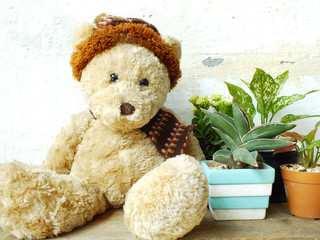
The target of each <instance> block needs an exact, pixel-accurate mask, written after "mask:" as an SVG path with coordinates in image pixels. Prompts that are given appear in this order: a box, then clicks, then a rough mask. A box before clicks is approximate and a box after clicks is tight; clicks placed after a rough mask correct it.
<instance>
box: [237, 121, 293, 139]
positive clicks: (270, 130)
mask: <svg viewBox="0 0 320 240" xmlns="http://www.w3.org/2000/svg"><path fill="white" fill-rule="evenodd" d="M295 126H296V125H295V124H283V123H265V124H262V125H259V126H258V127H255V128H253V129H251V130H250V131H249V132H248V133H247V134H246V135H244V136H243V138H242V140H243V142H248V141H250V140H253V139H257V138H272V137H275V136H277V135H279V134H281V133H284V132H286V131H289V130H290V129H292V128H294V127H295Z"/></svg>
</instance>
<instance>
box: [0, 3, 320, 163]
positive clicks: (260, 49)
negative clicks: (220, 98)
mask: <svg viewBox="0 0 320 240" xmlns="http://www.w3.org/2000/svg"><path fill="white" fill-rule="evenodd" d="M101 12H109V13H111V14H113V15H120V16H128V17H129V16H131V17H132V16H134V17H140V18H144V19H145V20H147V21H149V22H151V23H153V24H154V25H155V26H156V27H157V28H158V29H159V31H160V32H161V33H162V34H163V35H172V36H174V37H176V38H177V39H179V40H180V41H181V42H182V50H183V53H182V60H181V68H182V72H183V77H182V79H181V80H180V83H179V85H178V86H177V87H176V88H175V90H174V91H172V92H171V93H170V95H169V97H168V100H167V104H166V105H167V106H168V107H170V108H172V109H174V110H175V111H176V112H177V113H178V114H179V115H180V116H181V117H182V118H183V119H184V120H185V121H186V122H190V120H191V118H192V114H191V112H190V109H191V104H189V102H188V101H187V100H188V98H190V97H191V96H193V95H199V96H204V95H209V94H212V93H222V94H224V95H228V92H227V89H226V86H225V84H224V81H228V82H232V83H234V84H237V85H240V86H242V87H244V88H245V86H244V85H243V84H242V83H241V81H240V79H244V80H247V81H250V80H251V78H252V76H253V73H254V71H255V68H256V67H259V68H262V69H264V70H265V71H266V72H268V73H269V74H271V75H272V76H273V77H275V76H277V75H279V74H281V73H282V72H284V71H286V70H289V71H290V78H289V81H288V83H287V85H286V87H285V88H284V89H283V90H282V92H281V95H291V94H293V93H305V92H307V91H310V90H313V89H320V67H319V66H320V31H319V29H320V14H319V12H320V1H319V0H308V1H305V0H295V1H292V0H290V1H289V0H288V1H287V0H270V1H259V0H244V1H234V0H211V1H209V0H207V1H206V0H176V1H172V0H163V1H155V0H148V1H141V0H135V1H129V0H128V1H116V0H108V1H102V0H90V1H88V0H85V1H78V0H69V1H68V0H46V1H40V0H28V1H22V0H11V1H5V0H1V9H0V30H1V35H0V81H1V88H0V111H1V116H0V143H1V144H0V162H4V161H9V160H12V159H18V160H20V161H24V162H30V163H34V164H40V163H41V162H42V160H43V159H44V157H45V155H46V152H47V150H48V148H49V146H50V144H51V143H52V141H53V139H54V137H55V135H56V134H57V132H58V131H59V129H60V128H61V127H62V126H63V125H64V124H65V123H66V121H67V120H68V118H69V116H70V115H71V114H72V113H76V112H78V111H81V110H83V109H85V108H86V104H85V102H84V101H83V99H82V96H81V94H80V89H79V85H78V83H77V82H76V81H75V80H73V78H72V75H71V69H70V66H69V57H70V54H71V43H70V42H71V37H72V33H73V31H74V29H75V28H76V27H77V26H78V25H79V24H81V23H82V22H84V21H89V22H91V21H92V20H93V19H94V17H95V16H96V15H97V14H99V13H101ZM319 102H320V94H318V93H316V94H314V95H310V96H308V97H307V98H306V99H304V100H303V101H301V102H297V103H295V104H294V105H292V106H290V107H288V108H287V109H286V110H285V111H283V112H281V114H279V116H278V119H279V118H280V117H281V116H283V115H285V114H286V113H296V114H320V108H319ZM278 119H276V120H278ZM317 120H319V119H308V120H302V121H299V122H297V123H298V124H299V126H298V128H297V130H299V131H300V130H301V131H302V132H306V131H307V130H308V129H309V128H310V127H311V126H312V125H314V123H315V122H316V121H317Z"/></svg>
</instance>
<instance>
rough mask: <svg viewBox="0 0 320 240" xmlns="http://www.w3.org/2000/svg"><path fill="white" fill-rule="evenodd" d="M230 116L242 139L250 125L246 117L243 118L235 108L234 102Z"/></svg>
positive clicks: (233, 102)
mask: <svg viewBox="0 0 320 240" xmlns="http://www.w3.org/2000/svg"><path fill="white" fill-rule="evenodd" d="M232 115H233V118H234V123H235V125H236V129H237V130H238V132H239V133H240V136H241V137H242V136H243V135H245V134H246V133H247V132H248V131H249V130H250V123H249V121H248V118H247V116H245V113H244V112H243V111H242V110H241V109H240V108H239V107H238V106H237V104H236V103H235V101H232Z"/></svg>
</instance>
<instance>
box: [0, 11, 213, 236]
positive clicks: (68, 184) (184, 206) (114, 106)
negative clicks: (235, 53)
mask: <svg viewBox="0 0 320 240" xmlns="http://www.w3.org/2000/svg"><path fill="white" fill-rule="evenodd" d="M72 45H73V53H72V56H71V60H70V64H71V67H72V71H73V75H74V77H75V79H77V80H78V81H79V84H80V88H81V92H82V94H83V97H84V99H85V101H86V103H87V104H88V109H87V110H85V111H83V112H80V113H77V114H74V115H72V116H71V119H70V120H69V122H68V123H67V124H66V126H65V127H63V128H62V129H61V131H60V133H59V134H58V135H57V136H56V138H55V140H54V143H53V144H52V146H51V147H50V149H49V151H48V154H47V156H46V158H45V160H44V161H43V164H42V166H39V167H37V166H31V165H28V164H25V163H22V162H19V161H12V162H8V163H3V164H0V226H1V228H2V229H3V230H5V231H10V232H11V233H12V234H13V235H15V236H16V237H17V238H19V239H23V238H32V239H44V238H46V237H54V236H57V235H59V234H61V233H65V232H70V231H72V230H73V229H74V228H76V227H80V226H82V225H84V224H85V223H87V222H88V221H90V220H92V218H93V217H94V216H95V215H97V214H102V213H104V212H105V211H107V210H108V209H110V208H120V207H123V211H124V221H125V223H126V225H127V226H128V228H129V229H130V230H131V231H132V233H133V234H134V236H135V237H136V238H137V239H177V238H179V237H182V236H184V235H185V234H186V233H188V232H189V231H191V230H192V229H193V228H194V227H195V226H196V225H198V224H199V223H200V222H201V220H202V218H203V216H204V214H205V212H206V211H207V202H208V183H207V179H206V176H205V175H204V173H203V171H202V168H201V166H200V163H199V161H200V160H202V159H203V158H204V155H203V153H202V151H201V148H200V146H199V143H198V141H197V139H196V138H195V137H194V136H193V134H192V128H193V126H186V125H185V124H183V123H182V121H181V120H180V119H179V117H178V116H176V114H175V113H174V112H173V111H171V110H170V109H166V108H165V107H164V103H165V101H166V96H167V94H168V93H169V92H170V91H171V90H172V89H173V88H174V87H175V85H176V84H177V82H178V79H179V78H180V77H181V70H180V57H181V44H180V42H179V41H177V40H176V39H175V38H173V37H169V36H162V35H161V34H160V33H159V31H158V30H157V28H156V27H155V26H153V25H152V24H150V23H147V22H146V21H144V20H142V19H137V18H122V17H115V16H112V15H108V14H105V13H103V14H100V15H98V16H97V17H96V18H95V21H94V24H89V23H84V24H82V25H81V26H80V27H79V28H78V29H77V30H76V31H75V33H74V37H73V42H72Z"/></svg>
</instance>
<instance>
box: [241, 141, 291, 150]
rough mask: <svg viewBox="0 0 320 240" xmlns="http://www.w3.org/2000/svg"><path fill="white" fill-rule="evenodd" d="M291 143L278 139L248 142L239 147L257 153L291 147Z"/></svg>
mask: <svg viewBox="0 0 320 240" xmlns="http://www.w3.org/2000/svg"><path fill="white" fill-rule="evenodd" d="M292 144H293V143H291V142H287V141H283V140H278V139H263V138H262V139H254V140H251V141H248V142H246V143H244V144H242V145H240V146H239V147H242V148H247V149H248V151H249V152H252V151H259V150H273V149H277V148H284V147H288V146H290V145H292Z"/></svg>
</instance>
